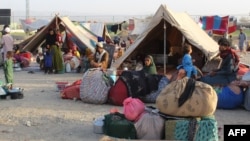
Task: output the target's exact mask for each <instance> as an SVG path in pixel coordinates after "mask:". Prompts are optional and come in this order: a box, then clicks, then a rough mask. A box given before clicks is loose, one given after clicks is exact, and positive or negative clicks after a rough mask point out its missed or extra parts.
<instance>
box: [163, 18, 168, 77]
mask: <svg viewBox="0 0 250 141" xmlns="http://www.w3.org/2000/svg"><path fill="white" fill-rule="evenodd" d="M163 28H164V54H163V58H164V61H163V63H164V75H165V74H166V57H167V56H166V21H165V20H164V27H163Z"/></svg>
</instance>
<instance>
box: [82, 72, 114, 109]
mask: <svg viewBox="0 0 250 141" xmlns="http://www.w3.org/2000/svg"><path fill="white" fill-rule="evenodd" d="M111 85H113V82H112V79H111V78H109V77H108V76H107V75H106V74H105V73H104V72H103V71H102V70H100V69H89V70H88V71H86V72H85V73H84V74H83V77H82V83H81V85H80V98H81V100H82V101H83V102H86V103H92V104H104V103H106V102H107V98H108V92H109V89H110V87H111Z"/></svg>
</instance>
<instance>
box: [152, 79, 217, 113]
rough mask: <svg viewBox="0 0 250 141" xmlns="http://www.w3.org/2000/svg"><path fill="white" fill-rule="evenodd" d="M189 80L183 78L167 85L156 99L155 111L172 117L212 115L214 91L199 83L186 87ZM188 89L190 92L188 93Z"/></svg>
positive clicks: (215, 99) (214, 100) (214, 103)
mask: <svg viewBox="0 0 250 141" xmlns="http://www.w3.org/2000/svg"><path fill="white" fill-rule="evenodd" d="M190 80H191V79H188V78H187V77H184V78H183V79H181V80H176V81H173V82H171V83H169V84H168V85H167V86H166V87H165V88H164V89H163V90H162V91H161V93H160V94H159V96H158V97H157V99H156V107H157V109H159V111H160V112H162V113H164V114H168V115H172V116H182V117H190V116H191V117H201V116H209V115H213V114H214V112H215V110H216V106H217V101H218V97H217V94H216V92H215V90H214V89H213V87H212V86H210V85H208V84H206V83H203V82H200V81H196V82H195V83H193V85H188V84H189V83H188V81H189V82H190ZM186 85H188V86H186ZM188 89H192V90H189V92H188V91H187V90H188ZM184 90H185V95H184ZM186 94H188V95H186ZM183 96H184V97H183ZM183 100H184V101H183ZM180 102H181V103H180Z"/></svg>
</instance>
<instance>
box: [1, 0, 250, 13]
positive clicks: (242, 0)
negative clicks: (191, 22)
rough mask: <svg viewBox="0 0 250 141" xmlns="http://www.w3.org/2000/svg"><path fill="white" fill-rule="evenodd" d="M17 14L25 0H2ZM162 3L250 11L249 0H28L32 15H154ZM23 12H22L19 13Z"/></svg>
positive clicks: (197, 10)
mask: <svg viewBox="0 0 250 141" xmlns="http://www.w3.org/2000/svg"><path fill="white" fill-rule="evenodd" d="M0 3H1V4H0V8H11V9H12V12H13V13H14V14H15V15H16V16H17V15H18V14H20V13H22V12H20V11H23V12H25V10H26V0H1V1H0ZM160 4H166V5H167V6H168V7H169V8H170V9H171V10H173V11H177V12H187V13H188V14H190V15H214V14H217V15H228V14H230V15H249V13H250V0H29V5H30V6H29V7H30V15H32V14H34V13H35V11H39V12H40V11H41V12H42V13H43V14H44V15H46V14H47V15H49V14H51V13H60V14H68V15H69V16H70V15H152V14H154V13H155V12H156V10H157V9H158V7H159V6H160ZM19 12H20V13H19Z"/></svg>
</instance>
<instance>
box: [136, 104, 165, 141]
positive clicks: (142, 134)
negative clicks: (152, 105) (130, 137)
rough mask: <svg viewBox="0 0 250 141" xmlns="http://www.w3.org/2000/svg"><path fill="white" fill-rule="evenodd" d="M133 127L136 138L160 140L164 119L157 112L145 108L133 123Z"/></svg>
mask: <svg viewBox="0 0 250 141" xmlns="http://www.w3.org/2000/svg"><path fill="white" fill-rule="evenodd" d="M135 129H136V133H137V138H138V139H144V140H160V139H162V137H163V134H164V132H163V131H164V119H163V118H162V117H161V116H160V115H159V114H158V113H155V112H153V111H152V110H151V109H149V108H147V110H146V111H145V112H144V113H143V114H142V115H141V117H140V119H139V120H138V121H137V122H136V123H135Z"/></svg>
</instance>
